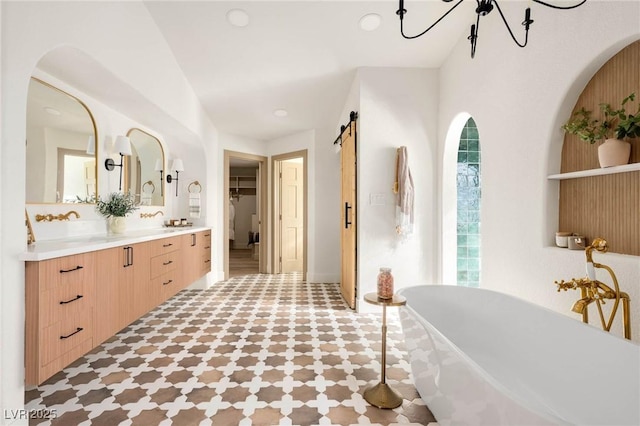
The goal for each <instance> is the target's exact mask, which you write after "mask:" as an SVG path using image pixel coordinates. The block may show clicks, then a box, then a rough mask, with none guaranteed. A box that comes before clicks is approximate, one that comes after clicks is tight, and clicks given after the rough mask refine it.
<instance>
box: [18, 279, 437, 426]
mask: <svg viewBox="0 0 640 426" xmlns="http://www.w3.org/2000/svg"><path fill="white" fill-rule="evenodd" d="M393 311H394V310H393V309H390V310H389V311H388V315H389V317H388V325H389V333H388V342H387V344H388V347H387V350H388V352H387V354H388V355H387V362H388V367H387V377H388V380H387V382H388V383H389V384H390V385H392V386H393V387H394V388H395V389H397V390H398V391H399V392H400V393H401V394H402V395H403V397H404V401H403V405H402V406H401V407H399V408H397V409H395V410H381V409H378V408H375V407H372V406H371V405H369V404H368V403H367V402H366V401H365V400H364V398H363V397H362V393H363V391H364V389H366V387H367V386H369V385H372V384H375V383H377V381H378V380H379V379H380V343H381V337H380V327H381V323H380V322H381V317H380V315H379V314H377V315H376V314H357V313H355V312H353V311H351V310H349V309H348V308H347V307H346V305H345V303H344V302H343V300H342V297H341V296H340V293H339V287H338V285H336V284H308V283H306V282H304V281H302V280H300V279H299V278H298V276H297V275H296V274H284V275H249V276H245V277H237V278H232V279H230V280H228V281H225V282H220V283H217V284H216V285H215V286H213V287H212V288H210V289H208V290H204V291H203V290H199V291H198V290H185V291H182V292H180V293H179V294H178V295H176V296H175V297H173V298H172V299H170V300H168V301H167V302H165V303H164V304H162V305H161V306H159V307H158V308H156V309H155V310H153V311H151V312H149V313H148V314H147V315H145V316H144V317H142V318H140V319H139V320H138V321H136V322H134V323H133V324H131V325H130V326H129V327H127V328H125V329H123V330H122V331H121V332H120V333H118V334H117V335H116V336H114V337H113V338H111V339H109V340H108V341H107V342H105V343H104V344H102V345H101V346H99V347H97V348H96V349H95V350H93V351H92V352H90V353H89V354H87V355H86V356H84V357H83V358H81V359H79V360H77V361H76V362H74V363H73V364H72V365H70V366H69V367H67V368H66V369H65V370H64V371H62V372H60V373H58V374H56V375H55V376H53V377H52V378H51V379H49V380H48V381H47V382H45V383H44V384H42V385H41V386H39V387H36V388H28V389H27V392H26V396H25V398H26V408H27V409H28V410H55V412H56V416H57V417H56V418H54V419H49V420H31V424H42V425H45V424H53V425H64V426H68V425H90V424H92V425H109V426H111V425H117V424H120V425H144V426H149V425H172V424H173V425H179V426H182V425H225V426H226V425H316V424H318V425H330V424H331V425H351V424H377V425H391V424H419V425H426V424H429V423H430V422H435V420H434V418H433V416H432V414H431V413H430V412H429V410H428V409H427V407H425V405H424V403H423V402H422V400H421V399H420V397H419V396H418V394H417V392H416V390H415V388H414V386H413V385H412V381H411V377H410V372H409V364H408V362H407V360H406V358H407V355H406V352H405V349H404V346H403V343H402V340H403V337H402V331H401V328H400V325H399V321H398V319H397V314H395V313H394V312H393Z"/></svg>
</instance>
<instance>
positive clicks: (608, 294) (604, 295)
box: [554, 238, 631, 340]
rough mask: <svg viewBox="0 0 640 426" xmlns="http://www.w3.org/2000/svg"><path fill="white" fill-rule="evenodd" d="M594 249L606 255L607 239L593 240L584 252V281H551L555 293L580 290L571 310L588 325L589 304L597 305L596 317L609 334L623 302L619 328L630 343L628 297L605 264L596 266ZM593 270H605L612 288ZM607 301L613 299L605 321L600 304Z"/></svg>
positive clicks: (580, 279) (575, 279) (577, 279)
mask: <svg viewBox="0 0 640 426" xmlns="http://www.w3.org/2000/svg"><path fill="white" fill-rule="evenodd" d="M593 250H596V251H599V252H601V253H606V252H607V250H608V245H607V242H606V240H604V239H602V238H596V239H595V240H594V241H593V242H592V243H591V245H590V246H589V247H587V248H586V249H585V256H586V258H587V265H586V266H587V276H586V277H584V278H572V279H571V280H570V281H565V280H560V281H554V283H555V284H556V285H557V286H558V291H561V290H564V291H567V290H577V289H580V299H578V300H577V301H576V302H575V303H574V304H573V307H572V308H571V310H572V311H573V312H575V313H577V314H581V315H582V321H583V322H585V323H587V324H588V323H589V309H588V308H589V305H590V304H591V303H593V302H595V303H596V308H597V310H598V315H599V317H600V323H601V324H602V328H603V329H604V330H605V331H610V330H611V326H612V325H613V320H614V318H615V316H616V313H617V311H618V307H619V305H620V302H621V301H622V325H623V331H624V338H625V339H629V340H631V320H630V316H629V295H628V294H627V293H625V292H622V291H620V287H619V285H618V279H617V278H616V274H615V273H614V272H613V269H611V268H610V267H609V266H607V265H603V264H601V263H597V262H594V261H593V253H592V252H593ZM596 269H604V270H605V271H607V272H608V273H609V276H610V277H611V281H612V282H613V287H614V288H611V287H609V286H608V285H606V284H605V283H603V282H602V281H599V280H597V279H596ZM607 300H613V307H612V308H611V313H610V314H609V318H608V319H605V315H604V312H603V309H602V305H604V304H606V301H607Z"/></svg>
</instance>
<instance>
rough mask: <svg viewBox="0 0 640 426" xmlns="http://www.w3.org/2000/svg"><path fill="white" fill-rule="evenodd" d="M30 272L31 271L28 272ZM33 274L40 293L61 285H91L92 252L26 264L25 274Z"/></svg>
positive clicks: (92, 274) (93, 257) (92, 270)
mask: <svg viewBox="0 0 640 426" xmlns="http://www.w3.org/2000/svg"><path fill="white" fill-rule="evenodd" d="M30 270H31V271H30ZM29 272H31V273H35V275H36V279H35V280H34V281H35V282H37V283H38V286H39V289H40V291H48V290H51V289H54V288H57V287H58V286H61V285H74V284H81V283H92V282H93V280H94V275H95V255H94V253H93V252H91V253H84V254H78V255H73V256H65V257H58V258H55V259H50V260H44V261H41V262H27V273H29Z"/></svg>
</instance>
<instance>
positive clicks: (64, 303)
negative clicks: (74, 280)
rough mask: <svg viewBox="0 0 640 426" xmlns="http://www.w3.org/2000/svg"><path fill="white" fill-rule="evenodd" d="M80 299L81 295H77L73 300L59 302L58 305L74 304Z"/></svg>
mask: <svg viewBox="0 0 640 426" xmlns="http://www.w3.org/2000/svg"><path fill="white" fill-rule="evenodd" d="M80 299H82V295H81V294H79V295H77V296H76V297H74V298H73V299H71V300H64V301H61V302H60V304H61V305H66V304H67V303H71V302H75V301H76V300H80Z"/></svg>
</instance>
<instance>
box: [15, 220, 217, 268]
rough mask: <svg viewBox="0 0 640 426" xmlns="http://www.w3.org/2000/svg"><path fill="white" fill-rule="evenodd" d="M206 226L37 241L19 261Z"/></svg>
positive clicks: (195, 229)
mask: <svg viewBox="0 0 640 426" xmlns="http://www.w3.org/2000/svg"><path fill="white" fill-rule="evenodd" d="M210 229H211V228H207V227H204V226H189V227H180V228H170V227H169V228H158V229H142V230H131V231H127V232H126V233H125V234H122V235H111V234H98V235H83V236H78V237H69V238H65V239H60V240H48V241H36V242H35V243H33V244H31V245H29V246H28V247H27V251H25V252H24V253H22V254H21V255H20V257H19V260H24V261H40V260H47V259H53V258H56V257H62V256H70V255H73V254H79V253H86V252H88V251H97V250H104V249H109V248H113V247H120V246H123V245H127V244H135V243H142V242H145V241H152V240H157V239H160V238H167V237H172V236H174V235H183V234H191V233H193V232H200V231H205V230H210Z"/></svg>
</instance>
